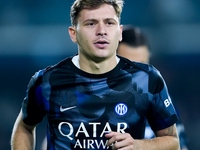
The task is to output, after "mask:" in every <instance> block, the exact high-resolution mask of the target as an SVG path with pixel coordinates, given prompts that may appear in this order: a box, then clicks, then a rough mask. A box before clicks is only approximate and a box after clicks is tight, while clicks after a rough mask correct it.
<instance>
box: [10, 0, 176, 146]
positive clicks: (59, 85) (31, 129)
mask: <svg viewBox="0 0 200 150" xmlns="http://www.w3.org/2000/svg"><path fill="white" fill-rule="evenodd" d="M122 6H123V1H122V0H76V1H75V2H74V4H73V5H72V7H71V22H72V26H71V27H69V34H70V37H71V39H72V41H73V42H74V43H77V44H78V54H77V55H75V56H72V57H69V58H66V59H65V60H63V61H61V62H60V63H58V64H56V65H54V66H51V67H47V68H46V69H43V70H41V71H38V72H37V73H36V74H35V75H34V76H33V77H32V79H31V80H30V82H29V85H28V89H27V95H26V97H25V99H24V101H23V104H22V110H21V112H20V114H19V116H18V118H17V120H16V122H15V125H14V129H13V134H12V139H11V145H12V149H14V150H18V149H19V150H22V149H28V150H29V149H34V145H35V128H36V125H37V124H38V123H40V122H41V121H42V119H43V117H44V116H46V117H47V119H48V131H49V132H48V134H47V139H48V146H47V149H48V150H62V149H66V150H70V149H76V150H79V149H132V150H139V149H145V150H146V149H148V150H151V149H152V150H161V149H162V150H171V149H173V150H178V149H179V139H178V136H177V131H176V125H175V123H176V122H177V115H176V112H175V110H174V107H173V104H172V102H171V100H170V97H169V95H168V91H167V87H166V84H165V82H164V80H163V78H162V76H161V75H160V73H159V72H158V71H157V70H156V69H155V68H154V67H152V66H150V65H146V64H140V63H136V62H131V61H130V60H128V59H126V58H123V57H120V56H117V55H116V50H117V47H118V43H119V41H121V40H122V27H123V26H122V25H120V14H121V11H122ZM146 118H147V119H148V121H149V123H150V125H151V127H152V129H153V130H154V132H155V135H156V138H154V139H151V140H143V137H144V127H145V120H146Z"/></svg>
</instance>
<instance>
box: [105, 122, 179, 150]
mask: <svg viewBox="0 0 200 150" xmlns="http://www.w3.org/2000/svg"><path fill="white" fill-rule="evenodd" d="M155 135H156V138H153V139H143V140H137V139H133V138H132V137H131V136H130V134H128V133H124V134H121V133H117V132H110V133H109V134H106V135H105V136H106V137H107V138H110V139H109V141H108V143H107V145H108V146H110V145H112V144H113V143H114V144H113V146H112V148H113V149H120V150H124V149H131V150H147V149H148V150H161V149H162V150H180V147H179V139H178V135H177V131H176V126H175V124H174V125H173V126H170V127H168V128H166V129H163V130H159V131H157V132H156V133H155ZM116 141H117V142H116Z"/></svg>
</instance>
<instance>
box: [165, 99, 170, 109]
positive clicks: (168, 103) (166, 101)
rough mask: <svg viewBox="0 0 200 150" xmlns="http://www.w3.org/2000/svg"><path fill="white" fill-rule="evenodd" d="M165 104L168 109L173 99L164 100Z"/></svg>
mask: <svg viewBox="0 0 200 150" xmlns="http://www.w3.org/2000/svg"><path fill="white" fill-rule="evenodd" d="M164 104H165V106H166V107H168V106H169V105H170V104H171V98H170V97H169V98H168V99H166V100H164Z"/></svg>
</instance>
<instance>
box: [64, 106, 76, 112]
mask: <svg viewBox="0 0 200 150" xmlns="http://www.w3.org/2000/svg"><path fill="white" fill-rule="evenodd" d="M75 107H76V106H72V107H67V108H63V107H62V106H60V111H61V112H64V111H67V110H70V109H72V108H75Z"/></svg>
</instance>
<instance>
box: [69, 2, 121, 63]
mask: <svg viewBox="0 0 200 150" xmlns="http://www.w3.org/2000/svg"><path fill="white" fill-rule="evenodd" d="M69 34H70V37H71V39H72V41H73V42H75V43H78V47H79V56H80V58H82V57H84V58H86V60H92V61H103V60H105V59H109V58H115V55H116V49H117V47H118V43H119V41H121V39H122V26H120V25H119V18H118V17H117V15H116V12H115V10H114V8H113V6H112V5H108V4H104V5H101V6H100V7H99V8H97V9H93V10H88V9H83V10H82V11H81V12H80V14H79V18H78V21H77V26H76V27H70V28H69Z"/></svg>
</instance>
